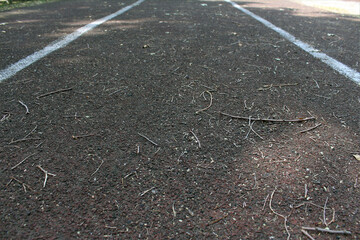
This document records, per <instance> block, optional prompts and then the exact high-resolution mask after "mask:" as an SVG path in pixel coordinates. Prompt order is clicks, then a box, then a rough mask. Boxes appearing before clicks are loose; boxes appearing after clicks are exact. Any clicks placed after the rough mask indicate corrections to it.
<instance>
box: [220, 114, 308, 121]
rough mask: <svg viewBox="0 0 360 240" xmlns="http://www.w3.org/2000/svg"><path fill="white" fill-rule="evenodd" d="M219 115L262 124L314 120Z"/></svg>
mask: <svg viewBox="0 0 360 240" xmlns="http://www.w3.org/2000/svg"><path fill="white" fill-rule="evenodd" d="M220 114H221V115H224V116H228V117H231V118H236V119H242V120H247V121H249V120H251V121H263V122H304V121H309V120H314V119H315V117H307V118H297V119H272V118H251V117H241V116H235V115H231V114H228V113H223V112H220Z"/></svg>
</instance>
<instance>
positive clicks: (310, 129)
mask: <svg viewBox="0 0 360 240" xmlns="http://www.w3.org/2000/svg"><path fill="white" fill-rule="evenodd" d="M321 125H322V123H319V124H316V125H315V126H313V127H311V128H308V129H305V130H302V131H300V132H299V133H305V132H309V131H312V130H314V129H315V128H317V127H320V126H321Z"/></svg>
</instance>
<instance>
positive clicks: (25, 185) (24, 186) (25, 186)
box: [6, 177, 34, 192]
mask: <svg viewBox="0 0 360 240" xmlns="http://www.w3.org/2000/svg"><path fill="white" fill-rule="evenodd" d="M13 180H14V181H16V182H18V183H20V184H21V185H22V186H23V188H24V191H25V192H26V188H28V189H30V190H31V191H34V190H33V189H32V188H31V187H30V186H29V185H27V184H26V183H24V182H22V181H20V180H19V179H17V178H15V177H10V182H9V183H8V184H6V186H8V185H9V184H10V183H11V182H12V181H13Z"/></svg>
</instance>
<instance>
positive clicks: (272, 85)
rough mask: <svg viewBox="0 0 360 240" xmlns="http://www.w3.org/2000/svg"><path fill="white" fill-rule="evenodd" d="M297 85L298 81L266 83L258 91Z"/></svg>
mask: <svg viewBox="0 0 360 240" xmlns="http://www.w3.org/2000/svg"><path fill="white" fill-rule="evenodd" d="M297 85H298V83H283V84H269V85H264V86H263V87H261V88H258V91H265V90H268V89H271V88H273V87H278V88H282V87H289V86H297Z"/></svg>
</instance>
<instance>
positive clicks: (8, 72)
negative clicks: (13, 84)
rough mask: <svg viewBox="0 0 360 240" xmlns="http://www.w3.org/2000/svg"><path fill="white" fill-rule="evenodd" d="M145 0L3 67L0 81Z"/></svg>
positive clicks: (140, 0)
mask: <svg viewBox="0 0 360 240" xmlns="http://www.w3.org/2000/svg"><path fill="white" fill-rule="evenodd" d="M144 1H145V0H138V1H137V2H135V3H133V4H131V5H129V6H126V7H124V8H122V9H120V10H119V11H117V12H115V13H113V14H110V15H108V16H106V17H103V18H100V19H98V20H96V21H94V22H91V23H89V24H87V25H85V26H83V27H81V28H79V29H77V30H76V31H75V32H73V33H71V34H69V35H66V36H65V37H64V38H61V39H59V40H56V41H54V42H52V43H50V44H49V45H48V46H46V47H45V48H43V49H42V50H39V51H37V52H35V53H33V54H31V55H30V56H28V57H26V58H23V59H21V60H20V61H18V62H16V63H14V64H12V65H10V66H8V67H7V68H5V69H4V70H1V71H0V82H2V81H4V80H5V79H8V78H10V77H12V76H14V75H15V74H16V73H17V72H19V71H21V70H23V69H24V68H26V67H28V66H29V65H31V64H33V63H34V62H36V61H38V60H39V59H41V58H43V57H45V56H46V55H48V54H50V53H52V52H54V51H56V50H58V49H59V48H63V47H65V46H66V45H68V44H69V43H71V42H72V41H74V40H76V39H77V38H78V37H80V36H81V35H83V34H84V33H86V32H88V31H90V30H92V29H94V28H95V27H97V26H99V25H101V24H103V23H104V22H106V21H109V20H111V19H113V18H115V17H117V16H119V15H121V14H123V13H125V12H127V11H129V10H130V9H132V8H133V7H135V6H137V5H139V4H141V3H142V2H144Z"/></svg>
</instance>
